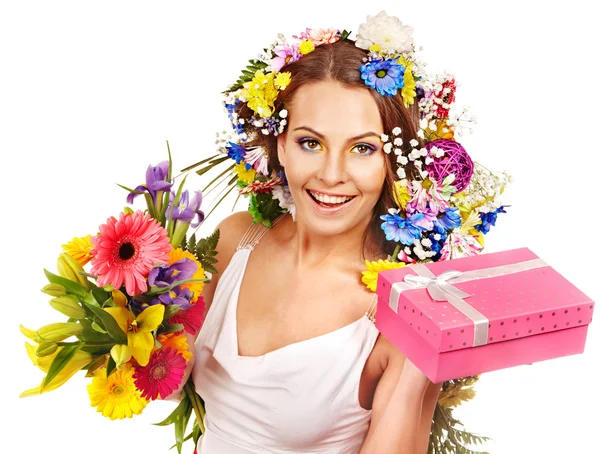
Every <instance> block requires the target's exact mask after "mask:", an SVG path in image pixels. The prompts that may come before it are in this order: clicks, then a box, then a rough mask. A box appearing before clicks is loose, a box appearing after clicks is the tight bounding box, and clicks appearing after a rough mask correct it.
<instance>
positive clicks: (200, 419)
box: [183, 378, 205, 433]
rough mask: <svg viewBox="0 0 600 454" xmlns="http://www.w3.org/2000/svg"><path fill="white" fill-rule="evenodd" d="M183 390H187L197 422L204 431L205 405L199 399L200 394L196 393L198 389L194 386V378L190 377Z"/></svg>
mask: <svg viewBox="0 0 600 454" xmlns="http://www.w3.org/2000/svg"><path fill="white" fill-rule="evenodd" d="M183 390H184V391H185V393H186V394H187V396H188V398H189V399H190V403H191V404H192V408H193V409H194V414H195V415H196V422H197V423H198V426H200V432H201V433H204V432H205V429H204V414H205V411H204V407H203V406H202V404H201V403H200V400H199V399H198V397H199V396H198V394H196V389H195V388H194V382H193V381H192V379H191V378H190V379H188V381H187V382H186V384H185V385H184V387H183Z"/></svg>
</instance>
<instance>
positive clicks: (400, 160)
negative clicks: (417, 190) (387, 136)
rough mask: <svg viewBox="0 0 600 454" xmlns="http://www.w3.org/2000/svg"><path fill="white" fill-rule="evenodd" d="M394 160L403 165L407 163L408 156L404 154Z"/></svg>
mask: <svg viewBox="0 0 600 454" xmlns="http://www.w3.org/2000/svg"><path fill="white" fill-rule="evenodd" d="M396 161H398V163H399V164H401V165H403V166H405V165H406V164H408V158H407V157H406V156H398V159H396Z"/></svg>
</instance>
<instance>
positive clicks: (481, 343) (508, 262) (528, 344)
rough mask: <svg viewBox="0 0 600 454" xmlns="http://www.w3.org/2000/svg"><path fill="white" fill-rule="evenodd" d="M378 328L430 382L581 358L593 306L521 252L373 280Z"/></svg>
mask: <svg viewBox="0 0 600 454" xmlns="http://www.w3.org/2000/svg"><path fill="white" fill-rule="evenodd" d="M377 294H378V303H377V320H376V322H375V323H376V325H377V328H378V329H379V331H381V333H382V334H383V335H384V336H385V337H386V338H387V339H389V340H390V341H391V342H392V343H393V344H394V345H395V346H396V347H398V349H399V350H400V351H402V352H403V353H404V354H405V355H406V357H408V358H409V359H410V360H411V361H412V362H413V363H414V364H415V365H416V366H417V367H418V368H419V369H421V370H422V371H423V373H424V374H425V375H427V377H428V378H429V379H430V380H431V381H432V382H434V383H440V382H443V381H446V380H452V379H456V378H461V377H466V376H471V375H475V374H480V373H483V372H489V371H493V370H498V369H505V368H508V367H513V366H519V365H523V364H531V363H534V362H537V361H543V360H548V359H552V358H559V357H562V356H568V355H574V354H577V353H583V350H584V346H585V340H586V336H587V330H588V325H589V323H590V322H591V321H592V312H593V309H594V303H593V302H592V301H591V300H590V298H589V297H587V296H586V295H585V294H584V293H582V292H581V291H580V290H579V289H577V288H576V287H575V286H574V285H573V284H571V283H570V282H569V281H568V280H566V279H565V278H564V277H563V276H562V275H560V274H559V273H558V272H557V271H556V270H554V269H553V268H552V267H551V266H549V265H548V264H547V263H545V262H544V261H543V260H541V259H540V258H539V257H538V256H537V255H535V254H534V253H533V252H532V251H531V250H529V249H527V248H520V249H513V250H509V251H503V252H495V253H488V254H482V255H477V256H473V257H464V258H459V259H454V260H447V261H439V262H431V263H426V264H414V265H411V266H407V267H404V268H398V269H394V270H387V271H382V272H380V273H379V277H378V280H377Z"/></svg>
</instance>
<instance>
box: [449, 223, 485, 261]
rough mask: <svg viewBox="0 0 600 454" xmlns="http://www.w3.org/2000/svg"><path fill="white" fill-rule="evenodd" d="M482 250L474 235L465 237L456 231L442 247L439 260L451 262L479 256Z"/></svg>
mask: <svg viewBox="0 0 600 454" xmlns="http://www.w3.org/2000/svg"><path fill="white" fill-rule="evenodd" d="M482 250H483V247H481V244H479V242H478V241H477V238H476V237H475V236H474V235H465V234H464V233H460V232H458V231H456V230H454V231H452V233H451V234H450V235H448V238H446V242H445V243H444V247H443V248H442V250H441V251H440V254H441V255H442V256H441V257H440V260H452V259H458V258H461V257H470V256H473V255H477V254H479V253H480V252H481V251H482Z"/></svg>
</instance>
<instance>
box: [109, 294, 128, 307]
mask: <svg viewBox="0 0 600 454" xmlns="http://www.w3.org/2000/svg"><path fill="white" fill-rule="evenodd" d="M112 299H113V303H115V306H117V307H125V306H127V297H126V296H125V294H124V293H123V292H122V291H121V290H114V291H113V292H112Z"/></svg>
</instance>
